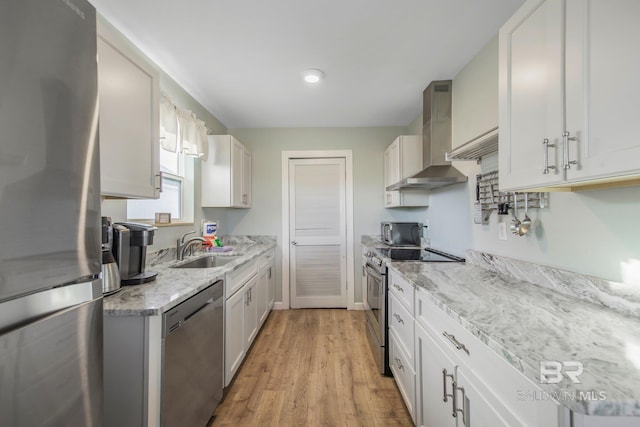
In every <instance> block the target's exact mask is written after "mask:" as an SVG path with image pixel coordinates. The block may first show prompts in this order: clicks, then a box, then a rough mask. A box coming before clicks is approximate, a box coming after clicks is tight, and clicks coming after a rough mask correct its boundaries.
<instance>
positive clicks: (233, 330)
mask: <svg viewBox="0 0 640 427" xmlns="http://www.w3.org/2000/svg"><path fill="white" fill-rule="evenodd" d="M245 305H246V293H245V290H244V289H240V290H239V291H238V292H236V293H235V294H234V295H233V296H232V297H231V298H229V299H228V300H227V301H226V302H225V334H224V337H225V339H224V350H225V351H224V353H225V357H224V385H225V387H226V386H228V385H229V383H230V382H231V379H233V376H234V374H235V373H236V371H237V370H238V368H239V367H240V364H241V363H242V360H243V359H244V355H245V345H244V311H245Z"/></svg>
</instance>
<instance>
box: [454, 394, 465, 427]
mask: <svg viewBox="0 0 640 427" xmlns="http://www.w3.org/2000/svg"><path fill="white" fill-rule="evenodd" d="M454 387H455V390H454V393H457V392H458V391H459V392H461V393H462V409H459V408H457V407H455V406H454V409H455V412H456V413H457V412H460V413H461V414H462V425H465V426H466V425H467V421H466V420H467V417H466V415H465V406H464V404H465V394H464V387H457V386H456V385H454ZM456 400H458V399H456ZM454 417H455V415H454Z"/></svg>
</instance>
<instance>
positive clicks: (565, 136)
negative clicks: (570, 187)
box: [562, 131, 578, 169]
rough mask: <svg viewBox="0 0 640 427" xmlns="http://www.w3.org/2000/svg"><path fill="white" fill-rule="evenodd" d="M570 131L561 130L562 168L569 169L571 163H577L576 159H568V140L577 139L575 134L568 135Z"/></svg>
mask: <svg viewBox="0 0 640 427" xmlns="http://www.w3.org/2000/svg"><path fill="white" fill-rule="evenodd" d="M569 135H570V133H569V132H567V131H565V132H562V140H563V142H564V156H563V157H564V168H565V169H571V165H577V164H578V161H577V160H569V141H577V140H578V138H576V137H575V136H569Z"/></svg>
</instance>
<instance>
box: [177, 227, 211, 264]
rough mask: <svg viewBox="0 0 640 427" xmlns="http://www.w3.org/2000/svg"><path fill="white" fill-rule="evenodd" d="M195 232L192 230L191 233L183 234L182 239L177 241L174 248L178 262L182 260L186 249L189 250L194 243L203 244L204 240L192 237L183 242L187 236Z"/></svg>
mask: <svg viewBox="0 0 640 427" xmlns="http://www.w3.org/2000/svg"><path fill="white" fill-rule="evenodd" d="M195 232H196V231H195V230H192V231H189V232H188V233H184V234H183V235H182V237H180V238H179V239H178V246H177V248H176V249H177V251H176V256H177V258H178V261H182V260H183V259H184V253H185V252H186V251H187V249H191V248H192V246H193V245H194V243H196V242H203V243H204V242H205V240H204V238H202V237H198V236H196V237H192V238H190V239H189V240H187V241H185V240H184V239H185V238H186V237H187V236H188V235H190V234H195Z"/></svg>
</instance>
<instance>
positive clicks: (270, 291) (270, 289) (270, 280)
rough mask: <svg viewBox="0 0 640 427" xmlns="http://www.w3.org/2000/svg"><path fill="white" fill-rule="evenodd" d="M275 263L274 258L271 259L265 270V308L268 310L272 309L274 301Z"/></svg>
mask: <svg viewBox="0 0 640 427" xmlns="http://www.w3.org/2000/svg"><path fill="white" fill-rule="evenodd" d="M275 276H276V264H275V259H274V260H273V261H272V263H271V265H270V266H269V269H268V270H267V301H268V302H267V308H268V311H271V310H272V309H273V305H274V304H275V302H276V286H275V284H276V277H275Z"/></svg>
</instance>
